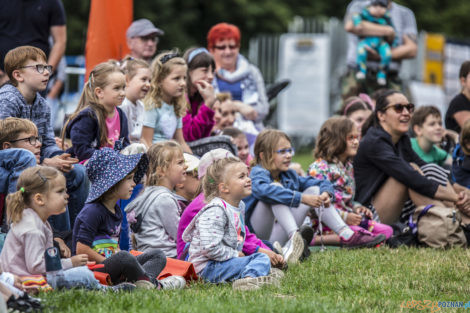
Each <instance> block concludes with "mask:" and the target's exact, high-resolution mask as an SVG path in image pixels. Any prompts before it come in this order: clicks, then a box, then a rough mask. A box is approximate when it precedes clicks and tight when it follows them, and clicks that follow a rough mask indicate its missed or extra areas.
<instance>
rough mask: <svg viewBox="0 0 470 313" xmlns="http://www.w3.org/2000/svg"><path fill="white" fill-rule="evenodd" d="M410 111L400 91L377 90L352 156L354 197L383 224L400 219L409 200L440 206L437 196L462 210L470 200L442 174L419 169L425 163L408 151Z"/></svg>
mask: <svg viewBox="0 0 470 313" xmlns="http://www.w3.org/2000/svg"><path fill="white" fill-rule="evenodd" d="M413 111H414V105H413V104H412V103H409V101H408V99H407V98H406V97H405V96H404V95H403V94H401V93H399V92H397V91H394V90H390V91H387V92H385V93H384V94H383V95H381V96H380V97H379V98H378V99H377V103H376V107H375V111H374V112H373V113H372V115H371V116H370V117H369V119H368V120H367V121H366V123H365V124H364V126H363V127H362V136H363V139H362V140H361V143H360V145H359V150H358V152H357V155H356V157H355V158H354V171H355V173H354V176H355V179H356V185H357V193H356V200H357V201H358V202H360V203H363V204H364V205H367V206H370V207H371V208H373V209H375V211H376V213H377V214H378V217H379V218H380V221H381V222H382V223H385V224H392V223H394V222H396V221H397V220H398V218H399V217H400V214H401V212H402V210H403V207H404V204H405V202H406V201H407V200H408V199H411V201H412V202H413V203H414V204H415V205H416V206H419V205H428V204H436V205H440V206H443V204H442V203H441V202H439V200H442V201H449V202H452V203H454V204H456V205H457V207H458V208H460V209H464V208H467V206H468V202H469V201H468V200H467V196H466V195H465V194H464V192H460V193H457V192H456V191H455V190H454V188H453V187H452V186H451V185H450V184H449V183H448V181H447V180H446V179H441V180H440V182H438V181H436V180H433V179H429V178H427V177H425V176H423V175H422V173H421V170H420V168H421V167H422V166H424V165H426V163H425V162H424V161H423V160H421V159H420V158H419V157H418V155H417V154H416V153H415V152H414V151H413V150H412V148H411V143H410V138H409V137H408V135H407V132H408V129H409V124H410V120H411V115H412V114H413ZM373 211H374V210H373Z"/></svg>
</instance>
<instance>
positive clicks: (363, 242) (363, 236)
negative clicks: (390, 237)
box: [341, 228, 387, 249]
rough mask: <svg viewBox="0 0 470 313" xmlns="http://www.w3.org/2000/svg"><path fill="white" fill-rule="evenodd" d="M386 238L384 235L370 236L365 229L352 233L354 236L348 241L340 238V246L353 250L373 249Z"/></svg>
mask: <svg viewBox="0 0 470 313" xmlns="http://www.w3.org/2000/svg"><path fill="white" fill-rule="evenodd" d="M386 239H387V238H386V237H385V235H384V234H378V235H377V236H374V235H372V234H371V233H370V232H368V231H367V230H365V229H362V228H360V229H357V230H355V231H354V235H352V236H351V238H349V240H344V239H343V238H341V246H342V247H343V248H348V249H355V248H374V247H375V246H377V245H378V244H381V243H382V242H384V241H385V240H386Z"/></svg>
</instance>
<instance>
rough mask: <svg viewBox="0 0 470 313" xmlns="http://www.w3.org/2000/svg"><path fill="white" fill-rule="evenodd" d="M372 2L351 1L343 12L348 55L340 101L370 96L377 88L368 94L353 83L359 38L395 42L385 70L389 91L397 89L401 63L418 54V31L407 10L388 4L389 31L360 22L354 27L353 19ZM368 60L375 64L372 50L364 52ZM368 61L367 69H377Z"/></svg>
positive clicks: (361, 85) (413, 17) (385, 26)
mask: <svg viewBox="0 0 470 313" xmlns="http://www.w3.org/2000/svg"><path fill="white" fill-rule="evenodd" d="M371 2H372V1H370V0H353V1H351V3H350V4H349V5H348V8H347V9H346V15H345V18H344V29H345V30H346V31H347V32H349V34H348V53H347V65H348V72H347V74H346V76H345V78H344V80H343V90H342V95H343V97H348V96H350V95H356V94H357V93H359V92H370V91H371V90H372V89H375V88H376V87H377V85H376V84H373V85H371V87H372V88H371V90H366V89H364V88H365V87H367V86H364V85H365V84H358V82H357V81H356V77H355V75H356V70H357V64H356V60H357V46H358V42H359V40H360V39H359V37H367V36H380V37H394V38H396V44H397V45H396V46H395V47H392V49H391V57H392V61H391V63H390V66H389V67H388V70H387V87H389V88H393V89H398V90H399V89H401V87H402V86H401V81H400V79H399V75H398V74H399V71H400V65H401V61H402V60H404V59H410V58H414V57H415V56H416V53H417V51H418V45H417V36H418V30H417V27H416V19H415V16H414V14H413V11H411V10H410V9H408V8H406V7H404V6H402V5H399V4H397V3H395V2H394V1H391V0H388V7H387V9H388V11H389V14H390V18H391V21H392V23H393V27H391V26H389V25H379V24H376V23H371V22H367V21H363V22H362V23H360V24H358V25H354V22H353V16H354V15H356V14H360V13H361V11H362V10H363V9H364V8H366V7H367V6H369V5H370V4H371ZM368 52H369V54H370V55H371V58H374V57H373V55H375V58H374V59H375V60H379V57H378V54H377V53H376V52H375V51H374V50H373V49H370V50H368ZM371 58H368V62H367V68H368V69H369V68H370V69H373V68H374V67H375V68H378V67H379V64H378V62H377V61H372V60H370V59H371Z"/></svg>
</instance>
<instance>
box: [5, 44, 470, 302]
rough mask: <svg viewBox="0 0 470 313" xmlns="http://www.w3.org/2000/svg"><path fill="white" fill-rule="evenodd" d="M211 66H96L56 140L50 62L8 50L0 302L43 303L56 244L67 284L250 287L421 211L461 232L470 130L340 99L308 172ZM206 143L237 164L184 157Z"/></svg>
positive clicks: (398, 100)
mask: <svg viewBox="0 0 470 313" xmlns="http://www.w3.org/2000/svg"><path fill="white" fill-rule="evenodd" d="M192 62H197V66H195V65H194V64H193V63H192ZM214 67H215V66H214V62H213V59H212V57H211V55H210V54H209V53H208V52H207V50H205V49H202V48H199V49H190V50H188V52H187V53H186V54H185V56H184V57H180V56H179V55H177V54H175V53H173V52H167V53H162V54H160V55H158V56H157V57H156V58H155V59H154V61H153V62H152V64H151V65H150V66H149V65H148V64H147V63H146V62H144V61H141V60H136V59H125V60H124V61H122V62H117V61H108V62H104V63H101V64H99V65H97V66H96V67H95V68H94V69H93V70H92V71H91V72H90V75H89V77H88V80H87V82H86V84H85V86H84V89H83V92H82V96H81V98H80V101H79V103H78V105H77V109H76V111H75V112H74V113H73V114H72V115H71V116H70V117H69V118H68V120H67V121H66V122H65V125H64V129H63V133H62V138H60V139H59V138H57V140H56V138H55V136H54V134H53V132H52V127H51V118H50V110H49V108H48V107H47V104H46V102H45V101H44V98H42V97H41V95H40V94H39V92H41V91H43V90H44V89H45V88H46V85H47V81H48V79H49V77H50V74H51V68H50V66H49V65H47V64H46V57H45V55H44V53H43V52H42V51H41V50H39V49H37V48H34V47H30V46H23V47H18V48H16V49H13V50H11V51H10V52H8V54H7V55H6V57H5V69H6V73H7V75H8V77H9V78H10V82H9V83H7V84H5V85H3V86H2V87H1V88H0V160H1V161H0V162H1V166H0V181H1V186H2V188H3V189H2V190H0V191H1V198H0V204H1V207H2V216H3V219H4V223H3V224H4V227H3V229H2V230H3V232H4V233H7V235H6V238H4V244H3V248H2V250H1V254H0V263H1V267H2V269H1V270H2V271H3V272H2V274H1V275H0V292H2V294H3V295H4V296H5V299H6V301H8V303H9V305H11V306H12V307H15V305H16V307H17V308H18V309H20V310H21V308H27V307H28V306H31V307H34V306H38V305H39V304H38V303H37V301H36V300H35V299H34V298H31V297H28V296H27V294H26V293H25V292H24V291H25V290H27V291H29V290H35V288H34V286H36V287H37V288H39V287H40V288H47V282H46V281H45V280H44V278H43V275H44V274H45V273H46V261H45V256H44V252H45V250H46V249H47V248H50V247H53V246H56V247H57V248H58V251H59V252H60V255H61V258H62V259H61V265H62V269H63V270H64V280H63V281H62V285H61V286H59V287H61V288H74V287H75V288H87V289H92V290H104V291H122V290H126V291H129V290H133V289H134V288H145V289H155V290H159V289H176V288H184V287H186V286H187V283H188V281H189V280H191V279H194V278H196V277H199V278H200V279H202V280H204V281H206V282H210V283H228V282H231V283H233V288H234V289H235V290H252V289H258V288H260V287H261V286H263V285H274V286H277V285H279V284H281V281H282V277H283V276H284V271H286V270H287V268H288V265H292V264H296V263H298V262H299V261H302V260H304V259H306V258H307V257H308V256H309V254H310V249H309V247H310V246H314V245H319V244H320V243H326V244H328V245H340V246H342V247H345V248H374V247H376V246H378V245H381V244H383V243H384V242H385V241H386V240H387V239H389V238H390V237H391V236H392V235H393V229H392V227H391V226H390V225H391V224H393V223H394V222H396V221H398V220H400V219H402V220H403V219H404V218H405V219H406V216H404V215H406V214H408V215H409V214H410V212H412V210H413V207H415V206H419V205H422V204H430V203H442V205H444V206H453V207H455V208H456V209H458V210H459V212H460V215H461V216H462V220H463V223H464V224H467V223H468V220H469V218H470V200H469V197H468V194H469V191H468V187H469V185H470V165H469V164H470V163H469V161H468V155H470V121H469V122H466V123H465V124H464V125H463V126H462V131H461V135H460V137H459V134H457V133H455V132H452V131H446V130H445V129H444V128H443V127H442V116H441V114H440V112H439V110H437V109H436V108H435V107H432V106H425V107H420V108H419V109H417V110H416V111H415V107H414V105H413V104H411V103H409V101H408V99H407V98H406V97H405V96H404V95H403V94H402V93H399V92H396V91H390V90H385V91H382V92H381V94H380V95H379V96H377V97H374V99H375V100H374V101H372V100H371V98H369V97H368V96H366V95H360V96H358V97H354V98H350V99H347V100H346V101H345V102H344V106H343V109H341V110H340V112H341V115H343V116H336V117H332V118H330V119H328V120H327V121H326V122H325V123H324V124H323V126H322V127H321V130H320V132H319V134H318V136H317V138H316V147H315V151H314V160H313V162H312V164H311V165H310V167H309V168H308V171H307V174H306V175H303V174H302V173H301V172H302V171H301V170H302V169H301V168H300V169H299V168H298V169H297V171H296V170H294V169H292V168H291V166H292V157H293V156H294V147H293V146H292V142H291V139H290V138H289V136H288V135H287V134H285V133H284V132H282V131H279V130H275V129H259V130H258V131H259V134H257V136H256V138H255V140H254V142H253V144H251V145H250V143H249V141H250V140H248V139H247V135H246V134H245V133H244V132H243V131H241V130H239V129H237V128H236V125H237V112H236V108H235V106H233V104H231V99H230V95H229V94H218V95H216V94H215V92H214V88H213V87H212V85H211V83H212V77H213V73H212V71H214ZM201 69H203V70H201ZM194 71H200V72H201V73H200V75H199V76H197V75H195V72H194ZM467 74H468V73H465V75H463V76H462V77H464V79H463V80H466V79H467ZM195 77H199V78H198V80H194V79H195ZM463 88H464V91H463V93H464V94H465V93H467V90H466V89H465V88H467V85H466V84H463ZM410 130H411V131H412V132H413V133H414V135H415V138H412V139H411V141H410V139H409V136H408V132H409V131H410ZM361 132H362V134H361ZM250 135H252V134H250ZM211 136H221V137H220V138H225V140H226V142H227V144H228V145H229V146H231V147H232V148H233V150H232V151H238V153H237V154H234V153H232V152H231V151H229V150H226V149H223V148H217V147H216V148H213V147H211V148H210V149H207V151H206V152H205V153H203V154H202V155H194V154H193V153H192V149H191V144H192V142H194V141H197V140H200V139H201V138H206V137H207V138H211ZM214 138H216V137H214ZM443 138H448V141H451V140H452V139H453V141H454V142H456V143H458V144H457V146H456V147H455V149H454V150H452V151H453V152H452V151H450V150H449V151H446V150H443V149H442V148H440V147H439V145H440V144H441V143H442V141H443ZM57 143H59V145H60V146H58V144H57ZM209 146H210V142H209ZM432 164H434V165H433V166H431V167H429V165H432ZM449 173H450V174H449ZM319 230H321V231H319ZM101 274H105V277H107V279H105V280H104V281H103V280H97V278H98V277H102V276H100V275H101ZM25 281H33V283H32V284H31V285H27V286H26V285H25V283H24V282H25ZM25 286H26V287H25ZM35 301H36V302H35Z"/></svg>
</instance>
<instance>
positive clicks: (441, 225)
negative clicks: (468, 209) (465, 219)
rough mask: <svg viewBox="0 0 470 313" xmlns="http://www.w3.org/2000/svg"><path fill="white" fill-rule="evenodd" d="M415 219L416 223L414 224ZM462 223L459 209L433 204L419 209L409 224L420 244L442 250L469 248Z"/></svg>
mask: <svg viewBox="0 0 470 313" xmlns="http://www.w3.org/2000/svg"><path fill="white" fill-rule="evenodd" d="M413 217H414V218H415V219H416V223H414V222H413V219H412V218H413ZM461 221H462V219H461V217H460V213H459V212H458V210H457V209H454V208H447V207H441V206H435V205H432V204H431V205H426V206H424V205H423V206H419V207H417V208H416V210H415V212H414V214H413V216H412V217H410V222H409V224H410V228H412V229H413V232H414V233H415V234H416V235H417V238H418V241H419V242H420V243H422V244H424V245H426V246H429V247H432V248H441V249H442V248H451V247H466V246H467V239H466V238H465V234H464V232H463V229H462V227H461V226H460V224H461Z"/></svg>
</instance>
